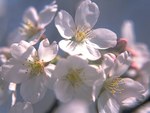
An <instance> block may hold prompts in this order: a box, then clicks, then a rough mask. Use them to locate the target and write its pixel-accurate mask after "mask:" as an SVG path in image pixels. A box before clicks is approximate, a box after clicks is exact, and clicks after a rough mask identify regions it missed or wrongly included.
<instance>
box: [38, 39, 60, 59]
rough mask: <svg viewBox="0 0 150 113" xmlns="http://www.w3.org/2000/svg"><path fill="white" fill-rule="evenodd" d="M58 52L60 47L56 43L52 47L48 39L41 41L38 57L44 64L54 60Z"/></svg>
mask: <svg viewBox="0 0 150 113" xmlns="http://www.w3.org/2000/svg"><path fill="white" fill-rule="evenodd" d="M57 52H58V45H57V44H56V42H55V41H54V42H53V43H52V44H51V45H50V43H49V40H48V39H44V40H42V41H41V43H40V45H39V49H38V55H39V58H40V60H43V61H44V62H49V61H51V60H53V59H54V58H55V57H56V55H57Z"/></svg>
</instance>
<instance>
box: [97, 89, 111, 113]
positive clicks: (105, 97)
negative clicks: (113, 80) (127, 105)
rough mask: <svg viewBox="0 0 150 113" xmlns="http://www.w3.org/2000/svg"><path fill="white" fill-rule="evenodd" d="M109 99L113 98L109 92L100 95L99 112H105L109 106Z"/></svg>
mask: <svg viewBox="0 0 150 113" xmlns="http://www.w3.org/2000/svg"><path fill="white" fill-rule="evenodd" d="M109 98H111V96H110V94H109V93H108V92H107V91H103V92H102V93H101V94H100V95H99V98H98V110H99V112H100V113H101V112H102V111H103V110H104V107H105V106H106V105H107V102H108V100H109ZM102 113H103V112H102ZM104 113H105V112H104Z"/></svg>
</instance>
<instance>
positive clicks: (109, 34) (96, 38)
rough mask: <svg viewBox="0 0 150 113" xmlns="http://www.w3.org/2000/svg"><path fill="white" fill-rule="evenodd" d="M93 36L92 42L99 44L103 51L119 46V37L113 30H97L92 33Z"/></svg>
mask: <svg viewBox="0 0 150 113" xmlns="http://www.w3.org/2000/svg"><path fill="white" fill-rule="evenodd" d="M92 35H93V37H92V38H91V39H90V41H91V42H92V43H94V44H97V45H98V46H99V48H101V49H108V48H111V47H114V46H116V44H117V35H116V34H115V33H114V32H113V31H111V30H108V29H105V28H99V29H95V30H93V31H92Z"/></svg>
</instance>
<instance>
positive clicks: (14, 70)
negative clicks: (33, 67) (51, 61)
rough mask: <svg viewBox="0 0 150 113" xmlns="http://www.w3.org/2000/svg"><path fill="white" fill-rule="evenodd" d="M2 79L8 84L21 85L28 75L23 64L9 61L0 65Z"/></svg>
mask: <svg viewBox="0 0 150 113" xmlns="http://www.w3.org/2000/svg"><path fill="white" fill-rule="evenodd" d="M2 77H3V78H4V79H5V80H6V81H8V82H14V83H21V82H23V81H24V80H26V79H27V78H28V77H29V75H28V73H27V68H26V67H25V66H24V65H23V63H21V62H19V61H17V60H15V59H11V60H10V61H8V62H7V63H5V64H4V65H2Z"/></svg>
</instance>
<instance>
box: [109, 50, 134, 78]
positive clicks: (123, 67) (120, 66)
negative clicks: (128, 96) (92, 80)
mask: <svg viewBox="0 0 150 113" xmlns="http://www.w3.org/2000/svg"><path fill="white" fill-rule="evenodd" d="M130 64H131V56H130V55H129V53H128V52H127V51H125V52H123V53H121V54H120V55H119V56H118V57H117V59H116V60H115V63H114V66H113V67H112V69H111V71H110V74H109V75H110V76H121V75H123V74H124V73H125V72H126V71H127V69H128V68H129V66H130Z"/></svg>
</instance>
